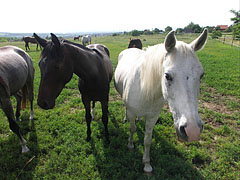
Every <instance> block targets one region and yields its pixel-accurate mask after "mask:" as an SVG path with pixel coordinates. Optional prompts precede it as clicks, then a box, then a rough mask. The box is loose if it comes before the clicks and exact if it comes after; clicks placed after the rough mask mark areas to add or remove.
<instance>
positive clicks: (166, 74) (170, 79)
mask: <svg viewBox="0 0 240 180" xmlns="http://www.w3.org/2000/svg"><path fill="white" fill-rule="evenodd" d="M165 77H166V79H167V80H168V81H172V80H173V78H172V76H171V75H170V74H168V73H165Z"/></svg>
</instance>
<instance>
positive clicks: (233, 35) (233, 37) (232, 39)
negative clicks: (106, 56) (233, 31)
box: [231, 35, 235, 46]
mask: <svg viewBox="0 0 240 180" xmlns="http://www.w3.org/2000/svg"><path fill="white" fill-rule="evenodd" d="M234 39H235V35H233V38H232V44H231V46H233V40H234Z"/></svg>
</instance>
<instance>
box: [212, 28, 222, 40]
mask: <svg viewBox="0 0 240 180" xmlns="http://www.w3.org/2000/svg"><path fill="white" fill-rule="evenodd" d="M211 36H212V38H213V39H218V38H219V37H221V36H222V33H221V31H218V30H214V31H213V32H212V34H211Z"/></svg>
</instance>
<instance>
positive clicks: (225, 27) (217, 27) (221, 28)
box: [216, 25, 228, 31]
mask: <svg viewBox="0 0 240 180" xmlns="http://www.w3.org/2000/svg"><path fill="white" fill-rule="evenodd" d="M216 29H219V30H220V31H225V30H227V29H228V25H217V26H216Z"/></svg>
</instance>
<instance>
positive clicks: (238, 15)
mask: <svg viewBox="0 0 240 180" xmlns="http://www.w3.org/2000/svg"><path fill="white" fill-rule="evenodd" d="M230 12H231V13H232V14H233V15H234V17H233V18H231V21H232V22H233V24H232V25H231V26H229V27H228V28H227V29H226V30H225V32H228V33H232V35H233V36H234V37H235V38H240V11H236V10H233V9H232V10H230ZM204 28H207V29H208V31H209V33H212V38H218V37H220V36H222V32H221V31H220V29H219V28H218V27H215V26H206V27H201V26H200V25H199V24H195V23H193V22H190V23H189V24H188V25H187V26H185V27H184V28H177V29H176V33H177V34H181V33H200V32H202V31H203V29H204ZM172 29H173V28H172V27H171V26H167V27H166V28H165V29H164V30H160V29H158V28H155V29H152V30H149V29H146V30H143V31H139V30H136V29H135V30H132V31H130V32H124V34H128V35H131V36H140V35H143V34H144V35H152V34H162V33H168V32H170V31H171V30H172Z"/></svg>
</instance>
